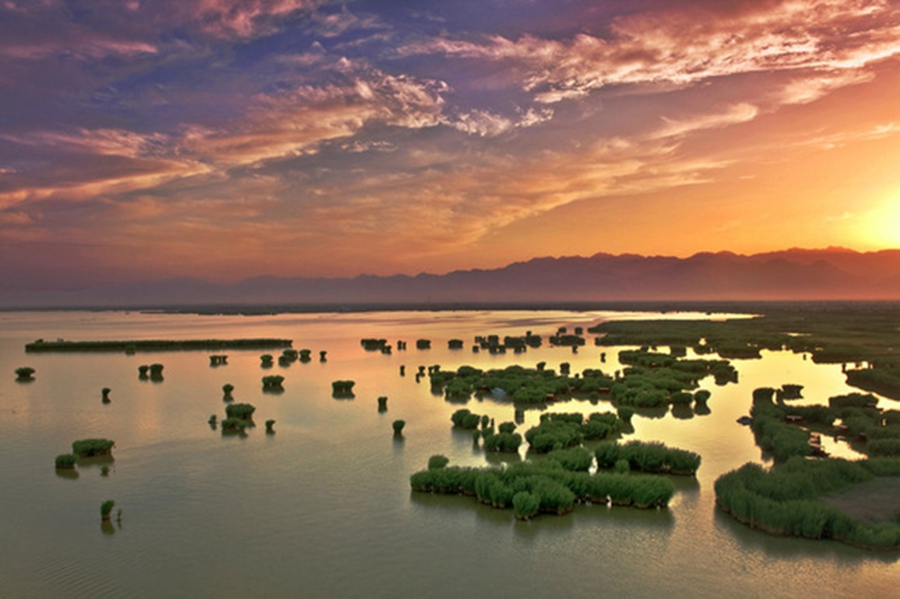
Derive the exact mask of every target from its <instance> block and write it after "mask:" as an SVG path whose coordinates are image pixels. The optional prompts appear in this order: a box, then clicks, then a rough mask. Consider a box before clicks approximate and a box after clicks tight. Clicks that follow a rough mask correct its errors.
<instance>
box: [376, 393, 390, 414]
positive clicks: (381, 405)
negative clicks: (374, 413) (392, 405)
mask: <svg viewBox="0 0 900 599" xmlns="http://www.w3.org/2000/svg"><path fill="white" fill-rule="evenodd" d="M387 402H388V398H387V397H384V396H382V397H379V398H378V411H379V412H384V411H385V410H387Z"/></svg>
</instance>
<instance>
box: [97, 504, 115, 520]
mask: <svg viewBox="0 0 900 599" xmlns="http://www.w3.org/2000/svg"><path fill="white" fill-rule="evenodd" d="M115 505H116V502H115V501H113V500H112V499H107V500H106V501H104V502H103V503H102V504H100V517H101V518H102V519H103V520H109V518H110V514H111V513H112V510H113V507H115Z"/></svg>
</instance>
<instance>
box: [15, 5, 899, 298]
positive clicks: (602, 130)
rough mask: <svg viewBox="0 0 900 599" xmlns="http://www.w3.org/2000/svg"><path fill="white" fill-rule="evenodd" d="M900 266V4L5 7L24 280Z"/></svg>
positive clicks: (19, 263) (51, 283) (18, 262)
mask: <svg viewBox="0 0 900 599" xmlns="http://www.w3.org/2000/svg"><path fill="white" fill-rule="evenodd" d="M827 246H844V247H849V248H853V249H856V250H860V251H869V250H877V249H882V248H891V247H900V3H897V2H882V1H878V0H868V1H856V0H795V1H788V2H779V1H765V0H747V1H744V0H739V1H726V0H693V1H692V0H685V1H679V2H671V1H667V0H630V1H626V0H622V1H609V2H597V1H578V0H547V1H541V0H530V1H529V0H476V1H469V0H457V1H453V2H447V1H444V2H426V1H415V2H413V1H407V0H391V1H368V0H358V1H353V0H348V1H343V2H340V1H330V0H152V1H151V0H0V281H5V283H4V285H7V286H16V287H20V288H23V289H26V288H34V289H41V288H48V289H49V288H66V287H72V286H78V285H92V284H98V283H108V282H124V281H135V280H153V279H162V278H169V277H182V276H191V277H201V278H205V279H208V280H211V281H220V282H232V281H236V280H239V279H242V278H246V277H250V276H255V275H261V274H271V275H281V276H353V275H357V274H361V273H371V274H383V275H389V274H394V273H407V274H416V273H418V272H422V271H427V272H432V273H443V272H447V271H450V270H454V269H468V268H491V267H497V266H503V265H505V264H508V263H510V262H514V261H521V260H527V259H529V258H532V257H536V256H562V255H583V256H589V255H592V254H595V253H598V252H606V253H612V254H620V253H639V254H664V255H673V256H688V255H690V254H693V253H695V252H699V251H719V250H730V251H735V252H738V253H755V252H761V251H771V250H780V249H786V248H790V247H806V248H823V247H827Z"/></svg>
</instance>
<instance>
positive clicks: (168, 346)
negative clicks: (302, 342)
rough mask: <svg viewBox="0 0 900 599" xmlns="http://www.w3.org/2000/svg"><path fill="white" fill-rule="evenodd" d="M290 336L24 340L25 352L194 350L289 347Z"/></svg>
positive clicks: (290, 343)
mask: <svg viewBox="0 0 900 599" xmlns="http://www.w3.org/2000/svg"><path fill="white" fill-rule="evenodd" d="M292 344H293V341H292V340H291V339H184V340H166V339H137V340H132V341H67V340H64V339H58V340H56V341H45V340H43V339H38V340H37V341H33V342H32V343H26V344H25V351H26V352H126V353H133V352H137V351H194V350H206V349H215V350H222V349H268V348H282V347H290V346H291V345H292Z"/></svg>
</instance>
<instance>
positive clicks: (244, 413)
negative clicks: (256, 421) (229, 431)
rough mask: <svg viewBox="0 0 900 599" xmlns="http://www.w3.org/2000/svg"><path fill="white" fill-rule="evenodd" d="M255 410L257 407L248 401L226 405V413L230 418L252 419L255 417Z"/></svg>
mask: <svg viewBox="0 0 900 599" xmlns="http://www.w3.org/2000/svg"><path fill="white" fill-rule="evenodd" d="M255 411H256V408H255V407H254V406H252V405H251V404H248V403H233V404H228V405H227V406H225V415H226V416H228V418H240V419H243V420H251V419H252V418H253V412H255ZM223 424H224V423H223Z"/></svg>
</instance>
